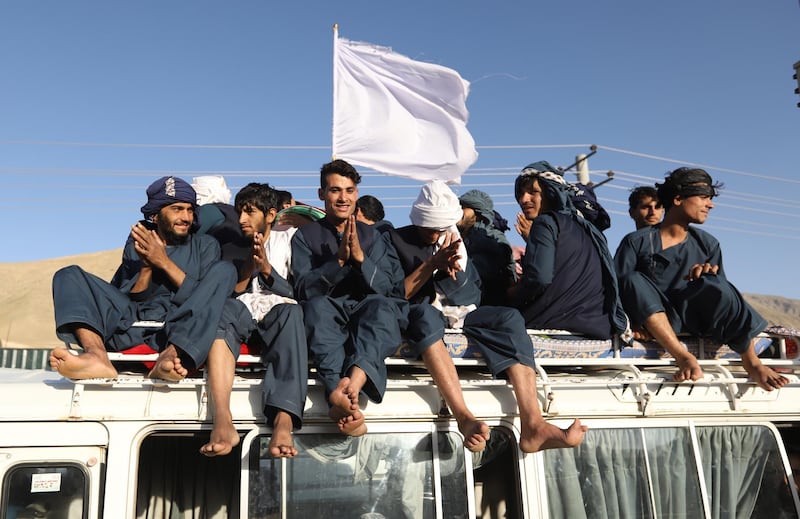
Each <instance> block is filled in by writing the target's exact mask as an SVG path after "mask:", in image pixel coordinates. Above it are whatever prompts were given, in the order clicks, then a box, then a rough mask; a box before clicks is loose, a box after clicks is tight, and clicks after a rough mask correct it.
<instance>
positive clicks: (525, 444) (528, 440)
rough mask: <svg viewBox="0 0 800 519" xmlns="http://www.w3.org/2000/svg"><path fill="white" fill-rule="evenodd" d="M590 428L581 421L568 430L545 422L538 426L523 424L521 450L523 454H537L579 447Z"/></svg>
mask: <svg viewBox="0 0 800 519" xmlns="http://www.w3.org/2000/svg"><path fill="white" fill-rule="evenodd" d="M588 429H589V428H588V427H587V426H585V425H581V421H580V420H575V421H574V422H572V425H570V426H569V427H568V428H567V429H560V428H559V427H556V426H555V425H553V424H551V423H549V422H546V421H544V420H542V421H540V422H538V423H536V424H530V425H526V424H524V423H523V424H522V434H521V435H520V439H519V448H520V449H521V450H522V452H537V451H543V450H545V449H561V448H567V447H577V446H578V445H580V444H581V442H582V441H583V437H584V436H585V435H586V431H587V430H588Z"/></svg>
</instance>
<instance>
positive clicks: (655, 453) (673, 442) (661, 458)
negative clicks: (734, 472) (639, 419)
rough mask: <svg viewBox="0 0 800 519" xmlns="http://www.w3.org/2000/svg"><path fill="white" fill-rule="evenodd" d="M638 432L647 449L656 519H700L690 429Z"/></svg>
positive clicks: (699, 504)
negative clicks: (675, 518) (659, 518)
mask: <svg viewBox="0 0 800 519" xmlns="http://www.w3.org/2000/svg"><path fill="white" fill-rule="evenodd" d="M641 432H642V434H643V435H644V439H645V440H644V441H645V445H646V448H647V460H648V464H649V467H650V480H651V482H652V491H653V504H654V507H655V510H656V517H702V516H703V499H702V496H701V493H700V478H699V476H698V474H697V462H696V458H695V456H694V450H693V449H692V438H691V432H690V430H689V428H688V427H683V428H677V427H675V428H672V427H670V428H657V429H656V428H654V429H641Z"/></svg>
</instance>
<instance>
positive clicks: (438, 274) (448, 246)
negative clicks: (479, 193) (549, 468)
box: [383, 181, 586, 452]
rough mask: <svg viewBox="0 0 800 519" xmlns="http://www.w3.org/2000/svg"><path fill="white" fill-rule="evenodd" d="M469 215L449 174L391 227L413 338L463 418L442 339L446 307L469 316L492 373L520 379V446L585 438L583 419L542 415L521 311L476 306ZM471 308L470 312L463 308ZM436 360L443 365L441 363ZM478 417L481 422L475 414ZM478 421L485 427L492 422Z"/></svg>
mask: <svg viewBox="0 0 800 519" xmlns="http://www.w3.org/2000/svg"><path fill="white" fill-rule="evenodd" d="M461 216H462V212H461V206H460V204H459V200H458V198H456V195H455V193H453V192H452V191H451V190H450V188H449V187H447V185H445V184H444V183H443V182H441V181H434V182H431V183H429V184H426V185H424V186H423V187H422V190H421V191H420V194H419V196H418V197H417V200H416V202H414V205H413V207H412V209H411V215H410V217H411V222H412V225H408V226H406V227H401V228H399V229H396V230H390V231H388V232H387V233H385V234H384V237H383V239H384V241H386V243H387V245H388V246H389V247H392V248H393V249H394V250H396V251H397V257H398V259H399V260H400V264H401V265H402V270H403V274H404V276H402V277H399V278H398V283H399V284H400V286H399V287H398V289H399V291H401V292H403V293H405V297H406V299H408V301H409V302H410V303H411V304H410V305H408V306H407V308H408V312H409V316H408V327H407V328H406V338H407V339H408V341H409V343H411V345H412V346H415V347H416V348H417V349H421V350H423V353H422V358H423V359H424V360H425V362H426V365H427V366H428V367H429V370H430V371H431V374H432V375H433V379H434V382H436V385H437V386H438V387H439V389H440V391H442V393H443V394H444V395H445V400H446V401H447V403H448V404H449V405H450V406H451V409H452V411H453V414H454V415H455V416H456V418H459V415H460V414H461V413H467V415H466V416H468V417H472V414H471V413H469V410H468V409H467V407H466V405H465V404H464V402H463V397H462V395H461V391H460V388H459V387H458V379H457V376H456V372H455V368H454V367H453V363H452V360H450V358H449V357H448V356H447V352H446V350H445V346H444V342H443V341H442V338H443V336H444V330H445V325H446V320H445V317H444V315H443V312H442V311H443V310H445V311H447V313H448V315H453V316H454V317H455V318H456V319H459V318H460V319H462V320H463V332H464V335H466V336H467V337H468V338H469V340H470V342H471V343H473V344H475V345H476V346H477V347H478V348H479V349H480V351H481V354H482V355H483V357H484V358H485V359H486V363H487V364H488V366H489V369H491V371H492V374H493V375H494V376H496V377H497V376H504V377H508V379H509V381H510V382H511V385H512V386H513V387H514V392H515V394H516V396H517V403H518V406H519V411H520V418H521V422H522V431H521V434H520V444H519V445H520V449H522V451H523V452H536V451H539V450H543V449H552V448H557V447H574V446H576V445H578V444H580V443H581V441H583V437H584V434H585V432H586V427H584V426H582V425H581V424H580V421H579V420H575V421H574V422H573V423H572V425H571V426H570V427H569V428H568V429H565V430H562V429H560V428H558V427H556V426H555V425H552V424H550V423H548V422H546V421H545V420H544V418H543V417H542V414H541V411H540V409H539V402H538V400H537V397H536V372H535V371H534V370H533V355H532V353H533V348H532V346H531V340H530V337H528V334H527V331H526V330H525V322H524V321H523V319H522V316H521V315H520V313H519V312H518V311H517V310H515V309H513V308H508V307H498V306H482V307H480V308H477V309H475V307H477V306H479V305H480V303H481V291H480V278H479V277H478V273H477V271H476V270H475V268H474V266H473V265H472V261H471V258H470V257H469V255H468V253H467V251H466V250H465V249H464V246H463V245H462V244H461V239H460V237H459V235H458V229H457V228H456V222H458V220H459V219H460V218H461ZM470 307H471V308H472V311H469V309H470ZM467 311H468V312H469V313H467V314H466V316H465V317H464V316H458V315H457V314H459V313H462V314H463V313H466V312H467ZM435 366H438V369H433V367H435ZM448 391H449V393H448ZM454 404H456V405H457V406H458V407H453V405H454ZM470 421H471V422H472V423H475V422H476V421H475V419H474V417H472V418H471V420H470ZM477 423H479V424H481V429H479V431H480V432H482V433H483V434H485V433H486V432H487V430H486V424H484V423H483V422H477ZM459 428H461V429H462V433H464V435H465V437H466V438H467V440H466V442H465V443H466V445H467V447H468V448H469V447H470V446H471V442H470V439H469V436H468V434H467V433H466V432H464V429H467V428H466V427H462V420H461V419H459ZM467 430H468V429H467ZM473 434H474V433H473ZM471 450H474V449H471Z"/></svg>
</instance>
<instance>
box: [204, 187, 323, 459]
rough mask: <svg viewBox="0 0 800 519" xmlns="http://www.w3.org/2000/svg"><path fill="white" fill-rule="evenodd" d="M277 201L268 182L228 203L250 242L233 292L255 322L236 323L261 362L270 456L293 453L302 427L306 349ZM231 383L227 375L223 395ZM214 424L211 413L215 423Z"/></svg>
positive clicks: (231, 359)
mask: <svg viewBox="0 0 800 519" xmlns="http://www.w3.org/2000/svg"><path fill="white" fill-rule="evenodd" d="M277 205H278V195H277V192H276V191H275V190H274V189H272V187H270V185H269V184H258V183H255V182H253V183H250V184H248V185H246V186H245V187H243V188H242V189H241V191H239V193H237V195H236V199H235V201H234V206H235V208H236V212H237V213H238V214H239V225H240V227H241V233H242V235H243V236H244V238H245V239H246V240H248V241H249V242H250V243H251V254H250V256H249V259H248V260H247V261H246V263H245V265H244V267H245V268H244V270H242V271H241V272H246V273H247V275H245V276H242V275H240V279H239V281H238V283H237V285H236V289H235V292H236V294H238V297H237V299H238V300H239V301H240V302H242V303H244V305H245V306H247V308H248V310H249V312H250V315H251V316H252V320H254V321H255V324H256V328H255V330H253V329H252V327H251V328H249V329H246V328H245V329H242V328H241V327H239V328H238V329H240V330H241V331H240V333H241V335H240V338H241V340H243V341H247V342H248V343H249V344H251V345H257V346H260V350H261V359H262V362H263V363H264V365H265V366H266V371H265V373H264V382H263V386H262V387H263V406H264V415H265V416H266V418H267V425H269V426H271V427H272V437H271V439H270V443H269V452H270V455H271V456H273V457H284V458H291V457H294V456H296V455H297V449H295V447H294V443H293V441H292V431H293V429H295V428H296V429H299V428H300V427H301V426H302V420H303V408H304V406H305V401H306V392H307V378H308V350H307V345H306V334H305V329H304V327H303V310H302V308H301V307H300V305H298V304H297V303H296V301H295V300H294V299H292V297H293V296H294V292H293V290H292V286H291V284H290V283H289V281H288V279H289V264H290V263H289V261H290V257H291V244H290V240H291V238H292V235H293V234H294V232H295V231H296V229H295V228H293V227H290V228H287V229H286V230H281V231H278V230H275V229H273V228H272V225H273V223H274V222H275V215H276V214H277V212H278V209H277ZM224 353H225V355H224V366H227V369H225V368H224V367H223V368H222V369H223V370H224V372H225V373H228V374H230V375H229V376H232V374H233V372H234V367H235V362H236V355H237V353H238V351H237V352H228V351H225V352H224ZM231 353H233V354H231ZM231 383H232V379H231V381H230V383H228V386H227V387H228V393H230V387H231V386H230V384H231ZM216 422H217V417H216V415H215V426H216ZM222 426H223V425H222V423H220V427H222ZM231 427H232V424H231ZM207 451H208V452H206V453H210V452H213V446H211V445H209V446H208V449H207Z"/></svg>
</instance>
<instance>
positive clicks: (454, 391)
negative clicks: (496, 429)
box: [422, 339, 489, 452]
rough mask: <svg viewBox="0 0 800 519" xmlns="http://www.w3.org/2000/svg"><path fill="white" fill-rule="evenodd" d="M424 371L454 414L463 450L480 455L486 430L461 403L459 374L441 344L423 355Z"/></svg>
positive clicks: (462, 400)
mask: <svg viewBox="0 0 800 519" xmlns="http://www.w3.org/2000/svg"><path fill="white" fill-rule="evenodd" d="M422 360H423V361H425V367H426V368H428V372H429V373H430V374H431V377H432V378H433V382H434V383H435V384H436V387H438V388H439V392H440V393H441V394H442V397H443V398H444V401H445V402H446V403H447V406H448V407H449V408H450V410H451V411H452V412H453V416H454V417H455V419H456V422H458V430H459V431H461V434H463V435H464V446H465V447H466V448H467V449H468V450H470V451H472V452H480V451H482V450H483V449H485V448H486V440H488V439H489V426H488V425H486V422H482V421H480V420H478V419H477V418H475V416H474V415H473V414H472V412H470V410H469V408H468V407H467V404H466V402H464V394H463V393H462V392H461V384H460V382H459V380H458V372H457V371H456V367H455V365H454V364H453V359H451V358H450V355H449V354H448V353H447V348H445V345H444V341H442V340H441V339H440V340H438V341H436V343H434V344H433V345H431V346H430V347H429V348H428V349H427V350H425V351H424V352H423V353H422Z"/></svg>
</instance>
